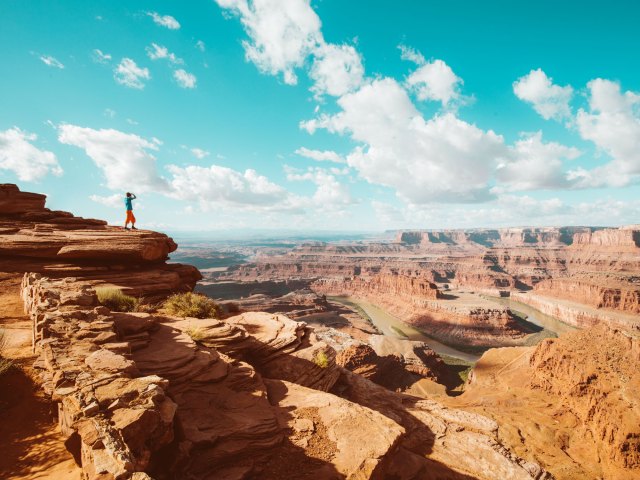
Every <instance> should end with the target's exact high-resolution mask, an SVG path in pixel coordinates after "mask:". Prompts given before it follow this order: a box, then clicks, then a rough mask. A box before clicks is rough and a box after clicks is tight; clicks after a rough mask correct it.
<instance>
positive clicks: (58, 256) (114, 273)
mask: <svg viewBox="0 0 640 480" xmlns="http://www.w3.org/2000/svg"><path fill="white" fill-rule="evenodd" d="M45 199H46V197H45V196H44V195H39V194H34V193H28V192H21V191H20V190H19V189H18V187H17V186H15V185H11V184H4V185H0V265H1V268H2V271H5V272H12V271H13V272H17V273H20V272H25V271H29V272H40V273H44V274H46V275H47V276H48V277H58V278H62V277H71V276H73V277H77V278H79V279H81V280H86V281H89V282H90V283H91V284H93V285H108V286H117V287H121V288H122V289H123V290H125V291H126V293H129V294H131V295H134V296H136V297H147V296H156V297H158V296H162V295H163V294H168V293H171V292H173V291H186V290H191V289H192V288H193V287H194V285H195V283H196V282H197V281H198V280H199V279H200V278H201V276H200V273H199V272H198V271H197V270H196V269H195V268H194V267H191V266H189V265H179V264H171V265H170V264H166V263H165V260H166V259H167V258H168V255H169V253H171V252H172V251H174V250H175V249H176V247H177V246H176V244H175V243H174V242H173V240H171V239H170V238H169V237H167V236H166V235H164V234H161V233H157V232H151V231H147V230H137V231H125V230H123V229H121V228H116V227H109V226H107V225H106V222H104V221H102V220H93V219H85V218H80V217H74V216H73V215H72V214H71V213H68V212H60V211H51V210H49V209H47V208H45V206H44V205H45Z"/></svg>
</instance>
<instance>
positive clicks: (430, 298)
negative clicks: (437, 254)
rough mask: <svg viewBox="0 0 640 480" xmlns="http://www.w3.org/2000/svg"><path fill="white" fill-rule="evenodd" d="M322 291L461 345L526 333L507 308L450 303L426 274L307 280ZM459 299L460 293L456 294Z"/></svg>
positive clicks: (508, 340)
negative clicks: (377, 308) (363, 302)
mask: <svg viewBox="0 0 640 480" xmlns="http://www.w3.org/2000/svg"><path fill="white" fill-rule="evenodd" d="M311 288H312V289H313V290H314V291H315V292H317V293H320V294H324V295H334V296H353V297H357V298H362V299H366V300H368V301H370V302H371V303H373V304H375V305H378V306H380V307H383V308H384V309H385V310H386V311H388V312H389V313H391V314H393V315H395V316H397V317H399V318H402V319H403V320H404V321H405V322H406V323H409V324H411V325H414V326H417V327H420V328H423V329H425V331H427V332H429V334H430V335H432V336H433V337H435V338H437V339H440V340H443V341H446V342H447V343H451V344H456V345H461V346H499V345H514V344H517V343H518V341H520V340H522V339H523V338H524V337H525V335H526V334H527V333H530V332H527V331H525V330H523V329H522V327H521V326H520V325H519V324H518V323H517V322H515V320H514V318H513V316H512V315H511V313H510V312H509V311H508V309H507V308H505V307H502V306H500V305H498V304H495V303H491V304H489V302H486V301H484V303H483V301H482V299H479V298H478V299H477V302H479V304H477V303H472V302H452V301H451V298H452V297H454V296H453V295H448V294H446V293H443V292H441V291H440V290H439V289H438V288H437V287H436V285H435V284H433V283H431V282H430V281H429V280H427V279H424V278H418V277H412V276H408V275H403V274H398V273H396V272H385V273H380V274H377V275H371V276H365V275H360V276H355V277H346V278H323V279H319V280H316V281H315V282H313V283H312V284H311ZM456 298H458V299H459V297H456Z"/></svg>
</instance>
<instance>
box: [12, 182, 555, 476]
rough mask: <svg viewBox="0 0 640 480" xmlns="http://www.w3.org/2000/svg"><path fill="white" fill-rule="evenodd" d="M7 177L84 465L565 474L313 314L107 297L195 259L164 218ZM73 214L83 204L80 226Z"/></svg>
mask: <svg viewBox="0 0 640 480" xmlns="http://www.w3.org/2000/svg"><path fill="white" fill-rule="evenodd" d="M2 191H3V192H4V193H5V194H6V195H5V197H7V196H9V197H11V198H14V199H16V198H17V199H18V200H20V202H22V203H19V202H18V205H22V207H19V206H15V203H16V202H0V205H6V204H8V205H10V206H11V208H8V209H7V210H6V211H4V212H0V213H1V215H2V221H3V222H4V223H3V231H2V233H1V234H2V239H1V240H2V242H3V243H4V244H5V245H9V244H11V245H15V246H17V247H18V248H17V249H16V252H17V253H16V254H15V255H6V257H5V258H4V259H3V262H2V263H0V266H1V267H4V268H6V270H3V271H5V272H9V273H13V274H18V273H20V270H19V269H20V268H27V269H28V268H30V267H34V269H35V270H36V272H35V273H34V272H32V273H29V270H26V273H24V272H22V273H20V274H21V275H22V274H24V276H23V281H22V286H21V295H22V299H23V301H24V306H25V311H26V312H27V314H28V315H29V317H30V318H31V321H32V325H33V345H34V349H35V352H36V354H37V356H38V359H37V361H36V363H35V368H36V369H37V370H38V371H39V372H40V373H41V378H42V385H41V386H42V388H43V389H44V390H45V392H46V393H47V394H48V395H49V396H50V398H51V401H52V402H54V404H56V405H57V407H58V412H59V415H58V421H59V424H60V428H61V430H62V432H63V434H64V435H65V436H66V437H67V438H68V441H67V442H66V444H67V445H68V446H69V447H70V448H73V449H77V450H76V451H75V453H77V454H78V458H79V459H80V462H81V466H82V470H83V476H84V478H86V479H87V480H107V479H113V480H144V479H150V478H157V479H159V480H160V479H166V478H189V479H194V480H197V479H203V480H204V479H207V478H225V479H228V480H234V479H238V480H240V479H246V478H261V479H264V480H276V479H284V478H301V475H306V476H307V477H308V478H349V479H353V480H355V479H365V478H371V479H385V478H399V479H403V480H405V479H406V480H412V479H415V480H425V479H440V478H450V479H454V480H457V479H460V480H463V479H468V478H477V479H487V480H489V479H494V478H496V475H497V476H499V477H500V478H503V479H507V480H527V479H537V480H545V479H551V478H553V477H552V476H551V475H550V474H549V473H548V472H547V471H545V470H544V469H543V468H541V467H540V466H539V465H538V464H537V463H535V461H533V460H526V459H523V458H520V457H518V456H517V455H514V454H513V452H512V451H511V450H510V449H509V448H508V446H506V445H504V444H503V443H501V442H499V441H498V425H497V423H496V422H494V421H492V420H490V419H488V418H486V417H484V416H482V415H478V414H475V413H469V412H465V411H462V410H459V409H454V408H448V407H445V406H443V405H441V404H439V403H437V402H433V401H428V400H419V399H416V398H415V397H410V396H406V395H402V394H398V393H395V392H392V391H389V390H387V389H385V388H383V387H382V386H379V385H376V384H374V383H372V382H371V381H369V380H367V379H366V378H363V377H361V376H358V375H356V374H354V373H352V372H350V371H348V370H346V369H344V368H341V367H339V366H338V365H337V364H336V351H335V349H334V348H333V347H332V346H331V345H330V344H328V343H327V342H325V341H323V340H320V339H319V338H318V337H317V336H316V335H315V333H314V332H313V330H312V329H311V328H309V327H308V326H307V325H306V324H305V323H304V322H296V321H293V320H291V319H289V318H287V317H285V316H283V315H277V314H270V313H261V312H249V313H242V314H240V315H237V316H233V317H230V318H226V319H224V320H220V319H213V318H209V319H195V318H178V317H172V316H168V315H165V314H163V313H162V312H154V313H124V312H115V311H110V310H109V309H107V308H106V307H104V306H101V305H99V302H98V298H97V294H96V287H97V286H100V285H105V284H110V285H116V286H119V287H122V288H127V289H129V291H134V289H135V288H139V289H141V290H140V291H142V292H144V294H145V295H148V296H149V297H158V298H162V297H166V295H167V294H168V293H170V292H171V291H174V290H175V289H182V290H188V289H189V288H190V286H191V285H192V282H195V279H197V277H198V275H197V271H195V272H194V271H193V269H189V268H186V269H185V268H184V267H181V266H169V265H166V264H164V258H165V257H166V255H167V253H168V252H169V251H171V249H172V248H174V244H173V242H172V241H171V240H170V239H168V237H166V236H164V235H162V234H156V233H153V232H139V233H137V232H125V231H122V230H118V229H115V228H112V227H108V226H106V225H104V224H103V223H101V222H98V221H86V220H84V219H76V217H72V216H69V215H64V214H60V213H58V212H49V211H47V210H46V209H44V203H43V202H44V200H43V197H41V196H37V195H36V196H34V195H30V194H22V193H21V192H19V191H17V189H15V188H10V187H3V190H2ZM25 209H27V210H26V211H25ZM28 209H35V212H36V214H37V215H40V217H39V218H41V219H42V220H39V221H42V222H44V223H43V224H42V225H44V227H40V226H38V225H41V224H36V223H34V222H33V221H32V220H29V218H30V213H29V212H30V211H31V210H28ZM43 209H44V210H43ZM60 218H68V219H74V220H73V221H71V224H73V226H72V228H69V229H67V228H61V227H59V225H60V223H57V222H58V219H60ZM9 223H14V224H15V225H14V226H13V227H8V226H7V224H9ZM16 225H17V227H16ZM65 225H66V224H65ZM41 232H42V233H41ZM30 239H31V240H33V244H31V243H30ZM65 239H66V240H65ZM83 239H84V240H83ZM110 244H112V245H114V249H115V252H117V253H115V252H111V251H110V250H109V248H108V245H110ZM66 245H69V246H70V249H66V250H65V246H66ZM6 251H10V249H7V250H6ZM71 252H73V253H71ZM5 260H6V261H5ZM85 267H86V268H85ZM180 268H183V270H182V271H183V272H184V271H186V272H190V274H189V275H186V276H185V277H180V275H179V274H177V273H176V270H179V269H180ZM37 272H44V273H47V274H48V273H52V275H51V277H53V278H50V277H48V276H46V275H43V274H42V273H37ZM68 272H74V273H76V274H77V275H73V276H68V275H67V276H65V273H68ZM170 273H176V275H177V277H175V278H173V279H172V278H171V276H170V275H169V274H170ZM127 279H128V280H127ZM140 284H141V285H142V286H143V287H140V286H139V285H140ZM154 285H155V290H154ZM394 368H395V367H394Z"/></svg>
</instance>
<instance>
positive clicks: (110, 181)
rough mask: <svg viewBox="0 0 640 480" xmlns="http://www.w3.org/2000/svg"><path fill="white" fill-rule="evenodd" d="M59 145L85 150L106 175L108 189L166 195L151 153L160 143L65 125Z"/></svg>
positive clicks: (103, 130) (60, 129)
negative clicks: (162, 192)
mask: <svg viewBox="0 0 640 480" xmlns="http://www.w3.org/2000/svg"><path fill="white" fill-rule="evenodd" d="M58 141H59V142H60V143H63V144H65V145H73V146H76V147H79V148H82V149H83V150H84V151H85V153H86V154H87V156H89V158H91V160H93V162H94V163H95V165H96V166H97V167H98V168H99V169H100V171H101V172H102V174H103V175H104V177H105V179H106V182H107V187H108V188H110V189H112V190H123V191H134V192H135V191H140V192H144V191H166V190H167V182H166V181H165V180H164V179H163V178H161V177H160V176H159V175H158V172H157V167H156V157H155V156H154V155H153V154H152V153H151V152H152V151H156V150H158V146H159V144H160V143H161V142H160V141H159V140H157V139H152V140H147V139H144V138H142V137H140V136H138V135H134V134H131V133H124V132H121V131H119V130H114V129H110V128H109V129H99V130H96V129H93V128H87V127H80V126H77V125H69V124H63V125H60V126H59V127H58Z"/></svg>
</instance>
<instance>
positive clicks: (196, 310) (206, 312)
mask: <svg viewBox="0 0 640 480" xmlns="http://www.w3.org/2000/svg"><path fill="white" fill-rule="evenodd" d="M164 308H165V310H166V311H167V313H169V314H170V315H175V316H177V317H195V318H218V317H219V316H220V307H219V306H218V304H217V303H216V302H214V301H213V300H212V299H210V298H209V297H207V296H205V295H201V294H199V293H192V292H188V293H177V294H175V295H171V296H170V297H169V298H167V300H166V301H165V302H164Z"/></svg>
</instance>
